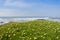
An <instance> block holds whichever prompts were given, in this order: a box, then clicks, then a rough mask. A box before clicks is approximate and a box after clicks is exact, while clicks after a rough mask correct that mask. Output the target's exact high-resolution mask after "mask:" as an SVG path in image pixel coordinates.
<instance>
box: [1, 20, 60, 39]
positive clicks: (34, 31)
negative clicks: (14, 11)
mask: <svg viewBox="0 0 60 40" xmlns="http://www.w3.org/2000/svg"><path fill="white" fill-rule="evenodd" d="M0 40H60V22H53V21H48V20H35V21H30V22H11V23H7V24H4V25H0Z"/></svg>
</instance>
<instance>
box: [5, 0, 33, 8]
mask: <svg viewBox="0 0 60 40" xmlns="http://www.w3.org/2000/svg"><path fill="white" fill-rule="evenodd" d="M4 6H14V7H21V8H26V7H31V6H32V4H31V3H26V2H22V1H13V2H12V0H6V1H5V3H4Z"/></svg>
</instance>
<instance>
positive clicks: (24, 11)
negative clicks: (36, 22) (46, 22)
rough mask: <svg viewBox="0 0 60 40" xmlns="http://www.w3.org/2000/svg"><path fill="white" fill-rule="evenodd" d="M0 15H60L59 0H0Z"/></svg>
mask: <svg viewBox="0 0 60 40" xmlns="http://www.w3.org/2000/svg"><path fill="white" fill-rule="evenodd" d="M0 16H48V17H60V0H0Z"/></svg>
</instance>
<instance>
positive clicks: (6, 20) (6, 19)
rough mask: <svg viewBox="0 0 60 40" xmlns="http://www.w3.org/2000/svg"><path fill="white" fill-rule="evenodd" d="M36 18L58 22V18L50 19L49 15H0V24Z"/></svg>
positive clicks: (59, 20)
mask: <svg viewBox="0 0 60 40" xmlns="http://www.w3.org/2000/svg"><path fill="white" fill-rule="evenodd" d="M37 19H44V20H52V21H58V22H60V19H51V18H49V17H0V24H5V23H9V22H27V21H32V20H37Z"/></svg>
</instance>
